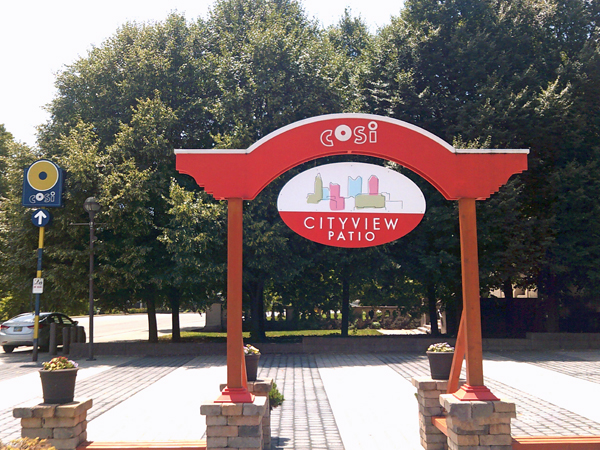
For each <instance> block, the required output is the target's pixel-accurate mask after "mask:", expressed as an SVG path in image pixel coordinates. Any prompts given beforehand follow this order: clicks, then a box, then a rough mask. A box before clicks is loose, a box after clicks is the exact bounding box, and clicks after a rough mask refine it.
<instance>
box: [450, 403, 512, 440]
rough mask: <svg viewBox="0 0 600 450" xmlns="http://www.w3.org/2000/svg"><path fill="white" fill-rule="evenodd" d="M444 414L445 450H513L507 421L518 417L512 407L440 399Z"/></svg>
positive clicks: (509, 405)
mask: <svg viewBox="0 0 600 450" xmlns="http://www.w3.org/2000/svg"><path fill="white" fill-rule="evenodd" d="M440 403H441V405H442V406H443V408H444V409H445V410H446V412H447V416H446V424H447V426H448V450H490V449H493V450H512V436H511V431H510V421H511V419H514V418H515V417H517V412H516V411H517V410H516V407H515V404H514V403H512V402H507V401H503V400H499V401H485V402H480V401H467V402H465V401H460V400H458V399H457V398H456V397H454V396H453V395H451V394H443V395H440Z"/></svg>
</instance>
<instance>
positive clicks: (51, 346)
mask: <svg viewBox="0 0 600 450" xmlns="http://www.w3.org/2000/svg"><path fill="white" fill-rule="evenodd" d="M48 352H49V353H50V355H51V356H56V353H57V352H58V345H57V343H56V324H55V323H54V322H53V323H51V324H50V342H49V343H48Z"/></svg>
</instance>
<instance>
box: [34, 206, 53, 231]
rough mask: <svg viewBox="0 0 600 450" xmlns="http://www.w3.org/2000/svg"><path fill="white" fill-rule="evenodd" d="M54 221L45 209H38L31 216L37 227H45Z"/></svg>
mask: <svg viewBox="0 0 600 450" xmlns="http://www.w3.org/2000/svg"><path fill="white" fill-rule="evenodd" d="M51 220H52V215H51V214H50V212H49V211H46V210H45V209H36V210H35V211H33V214H32V215H31V221H32V222H33V224H34V225H35V226H36V227H45V226H46V225H48V224H49V223H50V221H51Z"/></svg>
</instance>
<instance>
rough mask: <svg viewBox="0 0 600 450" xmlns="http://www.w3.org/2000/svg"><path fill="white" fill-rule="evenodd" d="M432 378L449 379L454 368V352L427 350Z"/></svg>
mask: <svg viewBox="0 0 600 450" xmlns="http://www.w3.org/2000/svg"><path fill="white" fill-rule="evenodd" d="M427 358H429V369H430V371H431V378H433V379H434V380H448V379H449V378H450V370H451V369H452V360H453V359H454V352H427Z"/></svg>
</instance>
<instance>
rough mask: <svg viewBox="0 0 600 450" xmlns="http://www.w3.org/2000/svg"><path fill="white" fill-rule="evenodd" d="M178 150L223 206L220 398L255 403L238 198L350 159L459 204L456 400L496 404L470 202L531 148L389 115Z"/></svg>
mask: <svg viewBox="0 0 600 450" xmlns="http://www.w3.org/2000/svg"><path fill="white" fill-rule="evenodd" d="M175 153H176V158H177V161H176V163H177V170H178V171H179V172H181V173H185V174H188V175H190V176H192V177H193V178H194V179H195V180H196V182H197V183H198V185H199V186H202V187H204V189H205V190H206V192H207V193H209V194H212V195H213V196H214V197H215V198H216V199H218V200H227V202H228V221H229V223H228V275H227V277H228V279H227V283H228V298H227V309H228V314H227V330H228V332H227V388H226V389H225V390H224V391H223V392H222V395H221V397H220V399H219V401H223V402H251V401H253V397H252V395H251V394H249V393H248V391H247V389H246V387H247V383H246V375H245V371H244V355H243V348H242V346H243V340H242V201H243V200H252V199H254V198H255V197H256V196H257V195H258V194H259V193H260V192H261V191H262V190H263V189H264V188H265V187H266V186H267V185H268V184H269V183H270V182H271V181H273V180H274V179H275V178H277V177H278V176H279V175H281V174H283V173H284V172H286V171H288V170H289V169H291V168H293V167H296V166H298V165H300V164H302V163H304V162H306V161H311V160H314V159H317V158H322V157H326V156H332V155H351V154H356V155H368V156H374V157H377V158H381V159H386V160H389V161H393V162H395V163H398V164H400V165H402V166H404V167H406V168H408V169H410V170H412V171H413V172H416V173H417V174H419V175H420V176H422V177H423V178H425V179H426V180H427V181H429V182H430V183H431V184H432V185H433V186H435V187H436V188H437V189H438V190H439V191H440V192H441V193H442V195H443V196H444V197H445V198H446V199H448V200H458V203H459V216H460V231H461V254H462V281H463V301H464V308H463V320H462V321H461V328H460V330H459V341H460V336H463V337H464V339H463V342H464V344H465V345H464V347H465V353H466V360H467V384H466V385H464V386H463V387H462V388H461V389H460V390H459V391H458V392H456V393H455V395H456V396H457V397H458V398H461V399H463V400H494V399H496V397H495V396H494V395H493V394H492V393H491V392H490V391H489V389H487V388H486V387H485V385H484V380H483V355H482V346H481V317H480V306H479V272H478V271H479V267H478V255H477V225H476V220H475V200H484V199H487V198H488V197H489V196H490V195H492V194H493V193H494V192H497V191H498V189H499V188H500V187H501V186H502V185H504V184H506V182H507V181H508V179H509V178H510V177H511V176H512V175H513V174H516V173H519V172H522V171H524V170H526V169H527V154H528V153H529V151H528V150H522V149H503V150H500V149H466V150H465V149H455V148H454V147H452V146H451V145H450V144H448V143H447V142H445V141H443V140H442V139H440V138H438V137H437V136H435V135H434V134H432V133H430V132H428V131H426V130H423V129H422V128H419V127H416V126H414V125H411V124H408V123H406V122H402V121H399V120H395V119H391V118H389V117H382V116H375V115H369V114H331V115H325V116H318V117H313V118H310V119H306V120H301V121H299V122H296V123H293V124H291V125H288V126H286V127H283V128H280V129H279V130H277V131H275V132H273V133H271V134H269V135H268V136H265V137H264V138H263V139H261V140H259V141H258V142H256V143H255V144H254V145H252V146H251V147H250V148H248V149H223V150H221V149H202V150H176V151H175ZM457 347H458V345H457ZM459 353H460V351H457V352H456V354H455V364H454V369H455V370H454V371H453V375H454V376H455V377H456V380H457V381H458V373H459V372H460V365H462V359H463V355H459ZM459 360H460V361H459ZM451 381H452V380H451ZM451 384H452V383H451Z"/></svg>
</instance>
